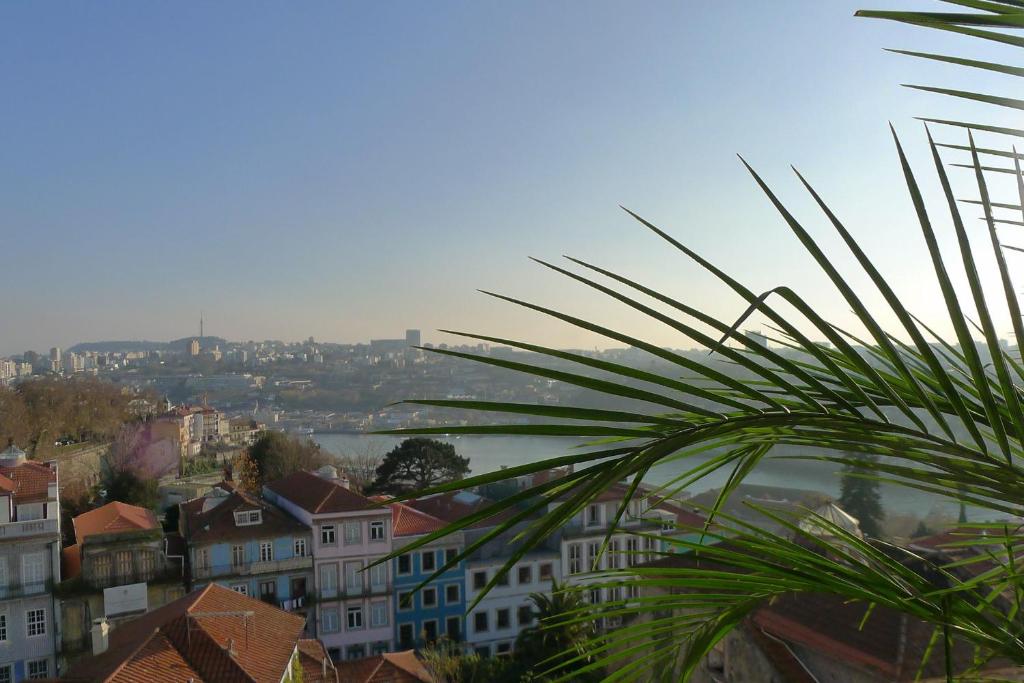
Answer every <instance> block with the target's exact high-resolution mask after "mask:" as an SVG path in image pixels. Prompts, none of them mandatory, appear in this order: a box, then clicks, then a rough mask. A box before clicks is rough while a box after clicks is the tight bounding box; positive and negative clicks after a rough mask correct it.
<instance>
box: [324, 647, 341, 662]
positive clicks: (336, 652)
mask: <svg viewBox="0 0 1024 683" xmlns="http://www.w3.org/2000/svg"><path fill="white" fill-rule="evenodd" d="M327 656H328V657H330V658H331V661H332V662H338V661H341V648H340V647H329V648H327Z"/></svg>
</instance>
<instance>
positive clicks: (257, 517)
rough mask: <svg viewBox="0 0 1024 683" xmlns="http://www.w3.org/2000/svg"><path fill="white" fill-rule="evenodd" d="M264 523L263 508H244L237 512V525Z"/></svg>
mask: <svg viewBox="0 0 1024 683" xmlns="http://www.w3.org/2000/svg"><path fill="white" fill-rule="evenodd" d="M262 523H263V511H262V510H243V511H242V512H236V513H235V526H252V525H254V524H262Z"/></svg>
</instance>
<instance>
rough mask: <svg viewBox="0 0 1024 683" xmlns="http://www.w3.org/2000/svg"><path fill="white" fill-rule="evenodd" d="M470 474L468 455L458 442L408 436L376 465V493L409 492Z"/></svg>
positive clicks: (373, 485)
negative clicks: (458, 447) (459, 450)
mask: <svg viewBox="0 0 1024 683" xmlns="http://www.w3.org/2000/svg"><path fill="white" fill-rule="evenodd" d="M467 474H469V458H464V457H462V456H460V455H459V454H458V453H456V452H455V446H453V445H451V444H450V443H446V442H444V441H437V440H436V439H420V438H416V439H406V440H405V441H403V442H402V443H400V444H398V445H397V446H395V448H394V449H392V450H391V451H390V452H388V453H387V454H386V455H385V456H384V460H383V462H381V464H380V466H379V467H377V478H376V479H375V480H374V482H373V484H372V485H371V487H370V490H371V491H372V492H374V493H392V494H406V493H416V492H418V491H425V490H427V489H429V488H431V487H433V486H437V485H438V484H445V483H449V482H453V481H458V480H460V479H462V478H463V477H465V476H466V475H467Z"/></svg>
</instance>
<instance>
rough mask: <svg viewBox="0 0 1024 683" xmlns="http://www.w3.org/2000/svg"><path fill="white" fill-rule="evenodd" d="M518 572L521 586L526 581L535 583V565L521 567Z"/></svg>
mask: <svg viewBox="0 0 1024 683" xmlns="http://www.w3.org/2000/svg"><path fill="white" fill-rule="evenodd" d="M518 574H519V576H518V582H519V585H520V586H521V585H523V584H526V583H533V567H531V566H530V565H526V566H525V567H520V568H519V572H518Z"/></svg>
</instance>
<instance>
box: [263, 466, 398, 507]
mask: <svg viewBox="0 0 1024 683" xmlns="http://www.w3.org/2000/svg"><path fill="white" fill-rule="evenodd" d="M267 488H268V489H270V490H271V491H273V492H274V493H276V494H277V495H279V496H281V497H282V498H285V499H287V500H289V501H291V502H292V503H294V504H296V505H298V506H299V507H301V508H302V509H303V510H305V511H306V512H309V513H312V514H314V515H322V514H329V513H332V512H356V511H358V510H381V511H383V508H382V507H381V506H379V505H377V504H376V503H374V502H373V501H372V500H370V499H369V498H367V497H366V496H363V495H360V494H358V493H356V492H355V491H352V490H350V489H347V488H345V487H344V486H342V485H341V484H340V483H338V482H336V481H331V480H329V479H324V478H323V477H318V476H317V475H315V474H313V473H312V472H305V471H301V472H293V473H292V474H289V475H288V476H287V477H285V478H284V479H278V480H277V481H275V482H272V483H270V484H267Z"/></svg>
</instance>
